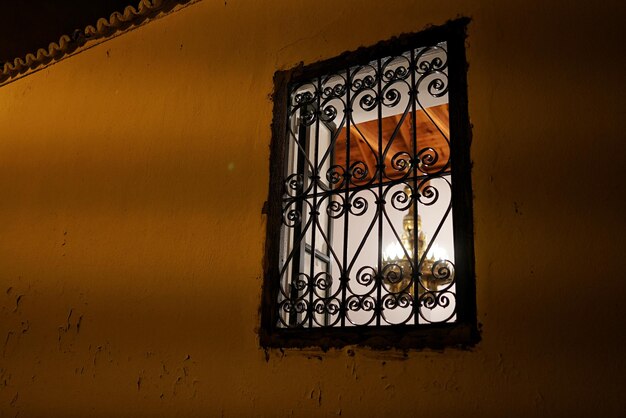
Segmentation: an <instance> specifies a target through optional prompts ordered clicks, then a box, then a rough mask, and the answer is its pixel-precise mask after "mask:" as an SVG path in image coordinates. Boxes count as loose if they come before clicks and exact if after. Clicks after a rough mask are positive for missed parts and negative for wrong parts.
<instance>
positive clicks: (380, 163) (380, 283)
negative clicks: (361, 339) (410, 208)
mask: <svg viewBox="0 0 626 418" xmlns="http://www.w3.org/2000/svg"><path fill="white" fill-rule="evenodd" d="M376 61H377V66H376V70H377V71H378V91H377V96H378V166H379V169H378V205H377V206H378V207H377V210H378V278H379V280H378V282H377V283H376V286H378V289H377V290H376V303H375V306H376V309H375V310H374V314H375V315H376V325H380V317H381V314H382V309H383V306H382V302H381V299H382V287H383V280H382V251H383V210H384V203H383V171H384V170H385V158H384V156H383V97H382V94H383V88H382V83H383V77H382V64H381V60H380V58H379V59H378V60H376Z"/></svg>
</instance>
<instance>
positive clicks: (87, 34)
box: [0, 0, 200, 85]
mask: <svg viewBox="0 0 626 418" xmlns="http://www.w3.org/2000/svg"><path fill="white" fill-rule="evenodd" d="M198 1H200V0H140V1H139V4H138V5H137V7H133V6H130V5H129V6H126V8H124V12H123V13H120V12H113V13H112V14H111V16H109V18H108V19H105V18H100V19H98V21H97V22H96V24H95V26H93V25H89V26H87V27H86V28H85V29H83V30H80V29H77V30H75V31H74V33H72V35H71V36H69V35H62V36H61V37H60V38H59V41H58V42H51V43H50V45H48V49H47V50H46V49H44V48H39V49H38V50H37V52H36V53H28V54H26V56H25V57H24V58H21V57H18V58H15V59H14V60H13V62H6V63H4V65H3V66H2V67H0V85H2V84H5V83H7V82H9V81H11V80H12V79H15V78H16V77H18V76H20V75H24V74H25V73H28V72H30V71H31V70H34V69H36V68H37V67H39V66H41V65H46V64H49V63H50V62H52V61H59V60H60V59H62V58H65V57H66V56H68V55H70V54H72V53H73V52H75V51H76V50H77V49H79V48H80V47H83V46H85V45H86V44H88V43H92V42H94V41H97V40H103V39H104V38H107V37H109V36H111V35H113V34H114V33H116V32H118V31H123V30H126V29H128V28H130V27H131V26H137V25H139V24H141V23H143V22H145V21H146V20H147V19H150V18H154V17H156V16H157V15H159V14H161V13H168V12H170V11H171V10H172V9H174V7H176V6H178V5H185V4H187V3H195V2H198Z"/></svg>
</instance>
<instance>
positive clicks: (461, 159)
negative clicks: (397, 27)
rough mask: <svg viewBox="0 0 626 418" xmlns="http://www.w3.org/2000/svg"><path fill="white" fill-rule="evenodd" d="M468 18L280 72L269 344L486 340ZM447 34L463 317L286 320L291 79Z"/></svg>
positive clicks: (268, 256) (266, 312)
mask: <svg viewBox="0 0 626 418" xmlns="http://www.w3.org/2000/svg"><path fill="white" fill-rule="evenodd" d="M468 23H469V19H468V18H460V19H456V20H453V21H450V22H448V23H446V24H445V25H442V26H437V27H431V28H428V29H426V30H423V31H421V32H418V33H412V34H404V35H400V36H398V37H395V38H392V39H391V40H388V41H383V42H379V43H377V44H376V45H374V46H371V47H367V48H359V49H357V50H356V51H353V52H345V53H343V54H341V55H339V56H338V57H335V58H332V59H329V60H325V61H322V62H318V63H314V64H311V65H307V66H303V65H302V64H301V65H300V66H298V67H296V68H293V69H291V70H287V71H278V72H276V73H275V75H274V95H273V102H274V116H273V122H272V141H271V145H270V183H269V196H268V200H267V203H266V208H265V212H266V214H267V236H266V247H265V258H264V278H263V289H262V306H261V327H260V329H259V337H260V344H261V346H262V347H266V348H268V347H280V348H287V347H300V348H304V347H320V348H322V349H324V350H326V349H328V348H339V347H343V346H346V345H351V344H357V345H363V346H368V347H372V348H380V349H384V348H392V347H393V348H400V349H408V348H427V347H428V348H437V349H439V348H443V347H449V346H457V347H469V346H473V345H475V344H476V343H477V342H478V341H479V340H480V335H479V331H478V324H477V317H476V290H475V270H474V238H473V235H474V233H473V214H472V189H471V184H472V183H471V160H470V143H471V139H472V133H471V125H470V120H469V113H468V100H467V79H466V74H467V61H466V57H465V39H466V36H467V35H466V28H467V25H468ZM443 41H445V42H447V47H448V65H449V67H448V71H449V73H448V78H449V84H448V88H449V112H450V116H449V118H450V120H449V123H450V137H451V138H453V139H454V140H452V141H451V146H450V155H451V167H452V171H453V173H454V182H453V183H452V197H451V199H452V207H453V208H454V210H453V213H452V216H453V218H452V219H453V232H454V237H455V239H454V242H455V244H454V247H455V248H454V251H455V269H456V275H457V277H460V278H461V279H460V280H458V281H457V320H456V322H454V323H439V324H427V325H425V324H420V325H419V326H417V325H384V326H372V325H367V326H352V327H343V328H339V327H338V328H333V327H329V328H326V327H323V328H279V327H278V326H277V316H278V309H277V306H278V288H279V283H278V281H279V280H278V275H279V274H278V265H279V262H278V257H279V252H280V245H281V242H280V225H281V217H282V208H281V199H280V198H279V197H280V196H281V195H282V187H283V185H282V179H283V174H284V170H285V166H284V164H285V161H286V158H285V155H286V150H287V139H288V138H287V132H286V129H285V127H286V125H287V121H288V115H287V103H288V97H287V95H288V86H289V85H290V84H291V83H294V82H298V81H302V80H308V79H313V78H316V77H321V76H323V75H325V74H327V73H329V72H333V71H338V70H341V69H345V68H349V67H352V66H355V65H364V64H366V63H368V62H370V61H372V60H375V59H379V58H384V57H387V56H391V55H394V54H401V53H403V52H404V51H406V50H408V49H410V48H415V47H421V46H427V45H430V44H435V43H437V42H443Z"/></svg>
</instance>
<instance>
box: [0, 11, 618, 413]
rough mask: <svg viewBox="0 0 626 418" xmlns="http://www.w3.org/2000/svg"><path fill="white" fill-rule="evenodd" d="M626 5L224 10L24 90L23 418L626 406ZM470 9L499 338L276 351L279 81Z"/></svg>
mask: <svg viewBox="0 0 626 418" xmlns="http://www.w3.org/2000/svg"><path fill="white" fill-rule="evenodd" d="M625 12H626V7H624V6H622V5H621V4H620V2H618V1H614V2H596V3H595V4H594V5H593V6H588V5H587V3H585V6H584V7H582V6H576V5H573V4H572V2H569V1H550V2H543V1H507V2H503V1H488V0H473V1H446V2H441V1H430V2H425V1H410V0H402V1H393V2H391V1H388V2H385V1H373V0H367V1H363V0H361V1H345V2H339V1H326V0H323V1H315V2H313V1H308V2H301V1H289V0H281V1H254V0H249V1H234V0H227V1H214V0H204V1H202V2H200V3H198V4H195V5H193V6H190V7H188V8H185V9H183V10H181V11H179V12H176V13H173V14H171V15H169V16H167V17H165V18H162V19H159V20H157V21H154V22H151V23H149V24H147V25H145V26H143V27H141V28H139V29H137V30H134V31H131V32H130V33H127V34H124V35H122V36H119V37H116V38H114V39H111V40H109V41H107V42H105V43H102V44H100V45H98V46H96V47H94V48H91V49H89V50H87V51H85V52H82V53H80V54H77V55H75V56H73V57H70V58H69V59H66V60H63V61H62V62H60V63H58V64H55V65H52V66H48V67H47V68H44V69H43V70H41V71H39V72H36V73H34V74H32V75H30V76H27V77H24V78H22V79H20V80H18V81H16V82H13V83H11V84H8V85H5V86H3V87H1V88H0V220H1V221H2V222H0V350H1V351H0V416H2V417H5V416H6V417H13V416H18V414H19V417H56V416H59V417H61V416H63V417H85V416H102V417H113V416H128V417H138V416H163V417H172V416H181V417H184V416H185V417H186V416H224V417H238V416H280V417H283V416H298V417H300V416H309V417H322V416H335V415H342V416H348V417H352V416H369V417H395V416H398V417H400V416H402V417H408V416H432V417H440V416H441V417H443V416H447V417H451V416H477V417H478V416H480V417H485V416H487V417H502V416H538V415H543V416H582V415H583V414H585V413H592V416H619V415H621V414H624V413H625V408H624V406H623V401H622V400H620V397H621V396H622V395H623V393H624V391H625V390H626V384H625V378H624V375H625V374H626V367H625V361H624V354H623V350H624V349H623V343H624V342H625V338H624V328H625V327H624V322H625V321H624V320H625V319H626V318H625V314H624V308H623V303H624V297H625V296H626V295H625V293H626V284H625V281H624V278H625V275H624V272H623V256H622V252H623V249H624V244H623V237H624V233H625V232H626V230H625V229H626V228H625V223H624V218H623V217H624V212H625V207H624V204H623V203H621V197H620V194H621V193H623V191H624V187H623V181H624V178H625V168H624V167H625V166H626V161H625V160H626V159H625V155H626V145H625V144H626V141H625V140H624V132H625V131H626V129H625V128H626V126H625V122H624V97H625V96H626V91H625V88H624V84H625V83H624V80H623V77H624V76H623V75H624V73H626V65H625V64H626V63H625V60H624V57H623V44H622V43H621V42H622V41H623V40H624V39H625V36H624V29H623V26H624V25H623V16H624V13H625ZM457 16H469V17H471V18H472V19H473V20H472V23H471V24H470V27H469V39H468V61H469V63H470V70H469V73H468V83H469V100H470V109H469V111H470V116H471V119H472V123H473V125H474V129H473V136H474V142H473V145H472V158H473V161H474V170H473V182H474V185H473V189H474V195H475V203H474V211H475V230H476V239H475V243H476V268H477V299H478V301H477V303H478V310H479V321H480V322H481V323H482V341H481V342H480V343H479V344H478V346H476V347H475V348H474V349H473V350H471V351H460V350H455V349H448V350H445V351H443V352H434V351H423V352H416V351H412V352H408V353H407V354H406V355H405V354H404V353H401V352H395V351H390V352H378V351H372V350H369V349H365V348H356V349H355V348H346V349H344V350H333V351H330V352H327V353H323V352H319V351H316V350H307V351H298V350H288V351H285V352H281V351H278V350H273V351H270V352H269V359H268V360H266V353H265V352H264V351H263V350H262V349H260V348H259V344H258V339H257V333H256V329H257V327H258V325H259V313H258V311H259V305H260V290H261V275H262V257H263V248H264V238H265V219H264V216H263V215H262V214H261V208H262V206H263V202H264V201H265V199H266V197H267V186H268V157H269V148H268V145H269V141H270V122H271V114H272V103H271V101H270V99H269V95H270V94H271V92H272V75H273V73H274V72H275V71H276V70H278V69H287V68H290V67H292V66H293V65H295V64H297V63H298V62H299V61H301V60H302V61H304V62H305V63H310V62H314V61H317V60H320V59H324V58H329V57H332V56H334V55H336V54H338V53H340V52H342V51H345V50H351V49H355V48H357V47H359V46H362V45H369V44H373V43H375V42H377V41H379V40H383V39H387V38H389V37H391V36H393V35H397V34H400V33H402V32H412V31H418V30H420V29H422V28H424V27H425V26H427V25H428V24H442V23H444V22H445V21H447V20H448V19H451V18H455V17H457ZM350 350H354V351H353V353H352V352H350ZM351 354H354V355H351Z"/></svg>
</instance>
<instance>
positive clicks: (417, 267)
mask: <svg viewBox="0 0 626 418" xmlns="http://www.w3.org/2000/svg"><path fill="white" fill-rule="evenodd" d="M410 67H411V93H410V96H411V97H410V99H411V112H412V113H411V115H412V118H411V131H412V132H411V139H412V141H413V158H412V160H413V191H412V193H411V199H412V200H413V202H412V203H411V205H414V206H413V320H414V321H415V325H417V324H419V309H420V300H419V293H420V287H419V286H420V283H419V280H420V274H421V272H422V268H421V267H422V266H421V263H420V260H419V255H418V254H419V248H418V247H419V233H420V231H419V230H418V225H419V223H418V222H417V219H418V216H419V215H418V212H417V210H418V204H417V166H418V163H417V152H418V149H417V108H416V107H415V104H416V103H417V86H416V85H415V82H416V80H415V71H417V63H416V62H415V49H411V64H410ZM409 208H410V206H409ZM409 210H410V209H409Z"/></svg>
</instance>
